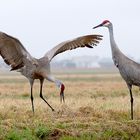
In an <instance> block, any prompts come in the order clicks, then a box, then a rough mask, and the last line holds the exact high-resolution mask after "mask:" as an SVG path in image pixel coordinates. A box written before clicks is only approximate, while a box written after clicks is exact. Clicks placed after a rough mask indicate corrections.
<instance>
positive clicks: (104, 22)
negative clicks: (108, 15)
mask: <svg viewBox="0 0 140 140" xmlns="http://www.w3.org/2000/svg"><path fill="white" fill-rule="evenodd" d="M107 22H110V21H109V20H104V21H103V22H102V24H106V23H107Z"/></svg>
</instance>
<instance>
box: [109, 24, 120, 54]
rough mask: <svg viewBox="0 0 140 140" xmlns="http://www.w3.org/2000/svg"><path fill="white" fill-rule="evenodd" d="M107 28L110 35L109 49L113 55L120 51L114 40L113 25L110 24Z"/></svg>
mask: <svg viewBox="0 0 140 140" xmlns="http://www.w3.org/2000/svg"><path fill="white" fill-rule="evenodd" d="M108 29H109V36H110V45H111V50H112V56H114V53H118V52H120V53H121V51H120V50H119V48H118V46H117V44H116V42H115V39H114V33H113V25H112V24H110V26H109V27H108Z"/></svg>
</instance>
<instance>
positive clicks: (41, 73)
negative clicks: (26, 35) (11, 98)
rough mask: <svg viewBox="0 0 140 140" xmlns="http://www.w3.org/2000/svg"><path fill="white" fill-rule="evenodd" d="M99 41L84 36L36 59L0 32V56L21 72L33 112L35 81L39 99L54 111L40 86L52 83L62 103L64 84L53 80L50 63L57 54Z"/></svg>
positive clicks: (95, 43) (13, 68) (92, 37)
mask: <svg viewBox="0 0 140 140" xmlns="http://www.w3.org/2000/svg"><path fill="white" fill-rule="evenodd" d="M100 40H102V36H101V35H86V36H81V37H78V38H75V39H73V40H69V41H65V42H62V43H60V44H58V45H57V46H56V47H54V48H52V49H51V50H50V51H48V52H47V53H46V54H45V55H44V56H43V57H42V58H40V59H36V58H34V57H32V56H31V55H30V53H29V52H28V51H27V50H26V49H25V48H24V46H23V45H22V44H21V42H20V41H19V40H18V39H16V38H14V37H12V36H9V35H7V34H5V33H3V32H0V55H1V56H2V58H3V59H4V61H5V63H6V64H8V65H10V66H11V70H17V71H18V72H21V74H22V75H24V76H25V77H26V78H27V79H28V80H29V82H30V85H31V103H32V110H33V112H34V104H33V84H34V80H35V79H39V80H40V97H41V98H42V99H43V100H44V101H45V102H46V103H47V104H48V106H49V107H50V108H51V109H52V110H54V109H53V108H52V107H51V106H50V104H49V103H48V102H47V101H46V100H45V99H44V97H43V95H42V86H43V82H44V79H47V80H49V81H51V82H54V83H55V84H56V85H57V86H58V87H59V88H60V100H61V101H64V89H65V86H64V84H63V83H62V82H61V81H59V80H58V79H55V78H54V77H53V76H52V75H51V72H50V62H51V60H52V59H53V57H55V56H56V55H57V54H59V53H62V52H64V51H67V50H72V49H76V48H80V47H88V48H93V46H96V45H97V44H98V43H99V42H100Z"/></svg>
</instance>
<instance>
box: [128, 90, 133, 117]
mask: <svg viewBox="0 0 140 140" xmlns="http://www.w3.org/2000/svg"><path fill="white" fill-rule="evenodd" d="M129 92H130V102H131V119H132V120H133V95H132V91H131V88H130V89H129Z"/></svg>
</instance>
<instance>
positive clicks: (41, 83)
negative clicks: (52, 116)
mask: <svg viewBox="0 0 140 140" xmlns="http://www.w3.org/2000/svg"><path fill="white" fill-rule="evenodd" d="M43 82H44V79H41V80H40V97H41V98H42V99H43V100H44V101H45V102H46V103H47V105H48V106H49V107H50V108H51V109H52V111H54V109H53V108H52V107H51V105H50V104H49V103H48V102H47V101H46V100H45V99H44V97H43V95H42V86H43Z"/></svg>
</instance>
